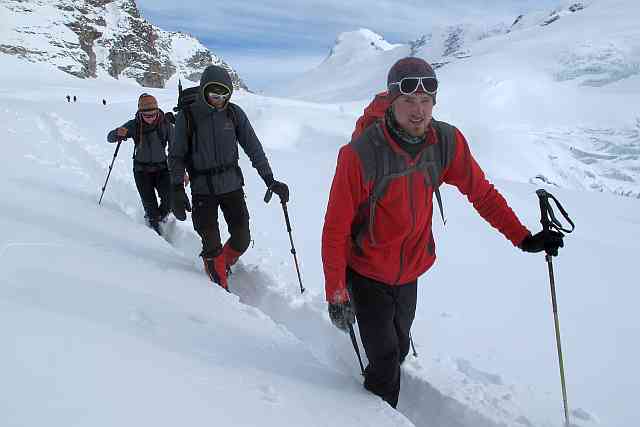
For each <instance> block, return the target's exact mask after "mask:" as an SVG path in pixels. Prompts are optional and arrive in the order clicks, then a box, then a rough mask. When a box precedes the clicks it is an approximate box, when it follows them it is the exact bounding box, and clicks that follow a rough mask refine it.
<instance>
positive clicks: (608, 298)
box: [0, 57, 640, 427]
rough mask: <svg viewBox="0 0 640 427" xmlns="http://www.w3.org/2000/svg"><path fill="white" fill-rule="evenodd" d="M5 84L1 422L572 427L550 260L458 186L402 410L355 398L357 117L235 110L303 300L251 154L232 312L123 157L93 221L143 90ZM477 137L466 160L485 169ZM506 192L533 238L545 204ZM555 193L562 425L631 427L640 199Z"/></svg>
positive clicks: (425, 289) (422, 303)
mask: <svg viewBox="0 0 640 427" xmlns="http://www.w3.org/2000/svg"><path fill="white" fill-rule="evenodd" d="M0 70H2V71H0V78H1V79H2V81H3V82H4V83H5V85H4V86H3V89H2V90H0V111H2V114H3V121H2V125H0V132H2V134H3V135H4V139H3V154H2V156H1V157H0V171H2V179H0V230H1V231H2V233H1V234H0V236H1V237H0V255H1V257H0V337H1V339H2V342H3V351H2V352H0V378H2V383H3V387H2V388H0V424H2V425H3V426H25V425H43V424H46V425H48V426H68V425H92V426H100V425H104V426H111V425H155V426H175V425H194V424H197V425H200V424H203V423H206V424H211V425H246V426H254V425H261V426H282V425H317V426H337V425H339V426H344V427H351V426H374V425H375V426H404V425H406V426H408V425H412V424H413V425H417V426H439V427H440V426H444V427H454V426H455V427H458V426H465V427H472V426H473V427H477V426H491V427H493V426H499V425H509V426H559V425H561V424H562V399H561V396H560V384H559V378H558V367H557V359H556V353H555V351H556V350H555V347H554V345H555V344H554V337H553V321H552V314H551V306H550V299H549V290H548V287H549V284H548V278H547V270H546V265H545V263H544V260H543V256H541V255H539V256H535V255H530V254H524V253H521V252H520V251H519V250H517V249H514V248H513V247H512V246H511V245H510V244H509V243H508V242H507V241H506V240H505V239H504V238H502V237H501V236H500V235H499V234H498V233H496V232H495V231H494V230H492V229H490V227H489V226H488V225H487V224H485V223H484V222H483V221H482V220H481V219H480V218H479V217H478V216H477V214H476V213H475V212H474V211H473V209H472V207H471V206H470V205H469V204H468V203H467V202H466V200H464V199H463V197H461V196H460V195H459V194H458V193H457V192H456V191H455V190H454V189H451V188H443V197H444V203H445V209H446V213H447V216H448V223H447V226H446V227H444V228H443V227H442V225H441V224H440V222H438V221H434V222H435V228H436V234H437V241H438V253H439V257H440V259H439V261H438V263H437V264H436V266H435V267H434V268H433V269H432V270H431V271H430V272H428V273H427V274H426V275H425V276H424V277H423V278H422V279H421V280H420V285H419V303H418V310H417V314H416V321H415V324H414V328H413V337H414V340H415V343H416V345H417V351H418V353H419V358H418V359H415V358H413V357H410V358H409V359H408V361H407V362H406V363H405V365H404V367H403V378H402V381H403V385H402V394H401V397H400V405H399V411H400V412H396V411H393V410H392V409H390V408H389V407H388V406H387V405H386V404H384V403H383V402H381V401H380V400H379V399H377V398H376V397H374V396H372V395H370V394H368V393H366V392H365V391H364V390H363V389H362V387H361V377H360V374H359V368H358V364H357V361H356V359H355V355H354V354H353V349H352V348H351V344H350V342H349V340H348V338H347V337H346V336H345V335H343V334H341V333H340V332H338V331H337V330H335V328H333V327H332V326H331V325H330V322H329V320H328V318H327V316H326V304H325V303H324V297H323V276H322V268H321V262H320V234H321V228H322V221H323V215H324V210H325V206H326V200H327V196H328V192H329V187H330V183H331V178H332V175H333V170H334V167H335V159H336V155H337V149H338V147H339V146H340V145H342V144H344V143H345V142H346V140H347V138H348V135H349V134H350V132H351V130H352V127H353V123H354V120H355V118H356V116H357V114H358V113H359V112H360V111H361V108H362V104H358V103H353V104H325V105H320V104H313V103H307V102H301V101H291V100H284V99H274V98H265V97H258V96H254V95H251V94H247V93H242V92H240V93H238V95H237V97H236V101H237V102H238V103H239V104H240V105H242V106H243V108H245V110H246V111H247V113H248V115H249V117H250V119H251V120H252V122H253V124H254V127H255V128H256V132H257V133H258V135H259V136H260V137H261V138H262V141H263V143H264V145H265V148H266V151H267V155H268V156H269V158H270V160H271V163H272V166H273V168H274V170H275V171H276V176H277V178H279V179H282V180H284V181H285V182H288V183H289V184H290V186H291V191H292V200H291V203H290V206H289V210H290V214H291V216H292V221H293V228H294V230H293V233H294V240H295V243H296V248H297V250H298V254H299V257H300V261H301V268H302V272H303V280H304V284H305V287H306V288H307V292H306V293H305V295H304V296H300V295H299V290H298V283H297V280H296V275H295V269H294V266H293V261H292V258H291V255H290V253H289V239H288V236H287V234H286V231H285V226H284V221H283V218H282V212H281V210H280V209H279V206H278V204H277V203H276V202H272V203H271V205H265V204H264V203H263V201H262V196H263V194H264V193H263V191H264V188H263V184H262V183H261V181H260V179H259V178H258V177H257V174H256V173H255V172H254V171H253V170H252V169H251V167H250V164H249V162H248V161H247V159H246V158H245V157H244V156H243V157H242V160H241V162H242V166H243V169H244V170H245V177H246V180H247V186H246V192H247V202H248V204H249V210H250V213H251V224H252V235H253V238H254V245H253V246H252V247H251V248H250V249H249V251H248V252H247V253H246V255H245V256H243V258H242V260H241V263H240V265H239V266H238V267H236V268H235V269H234V273H233V275H232V277H231V285H230V286H231V289H232V292H233V294H227V293H226V292H224V291H222V290H220V289H219V288H217V287H214V286H211V285H210V283H209V282H208V281H207V280H206V278H205V275H204V273H203V271H202V267H201V265H200V262H199V260H198V259H197V253H198V251H199V249H200V248H199V245H200V243H199V241H198V238H197V236H196V235H195V234H194V232H193V230H192V228H191V223H190V221H187V222H185V223H170V224H168V225H167V227H166V236H167V238H166V240H163V239H161V238H159V237H158V236H157V235H155V233H153V232H152V231H151V230H149V229H148V228H146V227H145V226H144V225H143V219H142V210H141V208H140V203H139V200H138V195H137V192H136V190H135V186H134V183H133V177H132V173H131V163H130V162H131V159H130V156H131V146H130V145H128V144H127V143H125V144H124V145H123V147H122V148H121V151H120V154H119V157H118V159H117V160H116V164H115V166H114V170H113V173H112V174H111V178H110V181H109V184H108V186H107V189H106V193H105V196H104V200H103V204H102V207H98V205H97V199H98V196H99V193H100V188H101V187H102V185H103V182H104V178H105V177H106V173H107V167H108V164H109V163H110V161H111V159H112V156H113V149H114V146H113V145H110V144H107V143H105V135H106V132H107V131H108V130H109V129H111V128H113V127H115V126H117V125H119V124H120V123H123V122H124V121H126V120H127V119H128V118H129V117H131V116H132V114H133V111H134V109H135V100H136V99H137V95H138V94H139V91H140V89H139V87H136V86H134V85H127V84H124V83H122V82H114V81H112V80H107V79H104V80H100V79H98V80H96V81H80V80H77V79H73V78H71V77H68V76H66V75H64V74H62V73H60V72H58V71H55V70H54V69H53V68H50V67H48V66H45V65H42V64H23V63H21V62H17V61H16V60H15V59H12V58H8V57H0ZM67 93H70V94H72V95H74V94H75V95H77V96H78V99H79V102H78V103H76V104H74V103H70V104H69V103H67V102H66V101H65V100H64V96H65V95H66V94H67ZM153 93H154V94H155V95H157V96H158V98H159V100H160V104H161V106H162V108H163V109H165V110H168V109H169V108H170V107H171V106H172V105H173V103H174V102H175V93H174V90H156V91H154V92H153ZM105 97H106V98H107V100H108V105H107V106H106V107H103V106H102V105H101V103H100V100H101V99H102V98H105ZM459 126H461V127H462V128H463V131H464V126H463V125H462V124H459ZM474 136H475V135H474ZM477 136H478V138H470V143H471V147H472V149H473V150H474V152H475V153H476V154H479V155H480V156H479V157H482V158H490V157H491V156H492V155H495V152H494V150H495V149H496V148H495V147H494V146H493V145H488V146H487V145H484V142H483V141H484V140H483V139H482V138H480V136H481V133H480V132H478V135H477ZM526 157H527V153H522V155H521V156H517V157H514V158H513V159H511V158H510V157H508V156H506V155H503V156H502V158H503V159H508V161H507V162H506V163H508V165H505V162H504V161H503V162H502V163H499V162H496V163H491V162H489V163H488V164H487V172H488V173H489V174H490V176H492V177H500V176H506V175H508V174H509V173H510V172H511V169H512V168H513V169H517V168H518V163H517V162H519V161H521V159H524V158H526ZM498 186H499V188H500V189H501V190H502V191H503V193H504V194H505V195H506V197H507V199H508V200H509V201H510V203H511V205H512V206H513V207H514V209H515V210H516V211H517V212H518V213H519V214H520V216H521V218H522V220H523V221H524V222H525V223H526V224H527V225H528V226H529V227H530V228H531V229H533V230H534V231H535V230H537V229H538V228H539V226H538V215H539V214H538V206H537V200H536V197H535V194H534V190H535V189H536V187H535V186H532V185H527V184H522V183H516V182H512V181H503V180H500V181H498ZM553 192H554V194H556V196H558V197H559V198H560V200H562V201H563V203H564V205H565V207H566V208H567V209H568V210H569V213H570V214H572V215H573V217H574V220H575V222H576V224H577V226H578V228H577V230H576V232H575V234H574V235H571V236H570V237H569V238H568V239H567V247H566V248H565V249H564V250H563V251H562V255H561V256H560V257H559V258H557V259H556V261H555V266H556V280H557V287H558V303H559V310H560V322H561V326H562V336H563V344H564V351H565V357H566V359H565V363H566V370H567V380H568V392H569V403H570V406H571V408H572V420H573V421H574V422H575V423H576V425H580V426H597V425H602V426H620V427H621V426H630V425H638V423H640V417H639V416H638V413H637V411H636V410H635V394H636V393H637V390H638V387H639V386H640V384H639V381H638V377H637V373H636V372H635V370H636V369H635V368H636V363H637V360H639V357H640V351H639V348H638V344H637V337H638V333H639V332H640V322H639V321H638V318H637V314H636V312H637V310H636V305H637V303H636V302H637V300H638V297H639V296H640V295H639V294H640V292H639V291H638V290H637V269H636V268H635V264H634V262H635V261H636V258H637V250H638V243H637V242H638V239H639V238H640V219H639V218H640V207H639V206H638V200H635V199H630V198H620V197H615V196H610V195H605V194H597V193H584V192H577V191H573V192H572V191H560V190H555V189H553ZM222 228H223V229H224V226H223V227H222Z"/></svg>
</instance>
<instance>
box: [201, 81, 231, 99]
mask: <svg viewBox="0 0 640 427" xmlns="http://www.w3.org/2000/svg"><path fill="white" fill-rule="evenodd" d="M229 95H230V94H229V91H228V90H227V88H225V87H223V86H221V85H217V84H211V85H209V86H207V87H206V88H205V91H204V96H205V97H206V98H207V99H209V100H211V101H223V100H225V99H227V98H228V97H229Z"/></svg>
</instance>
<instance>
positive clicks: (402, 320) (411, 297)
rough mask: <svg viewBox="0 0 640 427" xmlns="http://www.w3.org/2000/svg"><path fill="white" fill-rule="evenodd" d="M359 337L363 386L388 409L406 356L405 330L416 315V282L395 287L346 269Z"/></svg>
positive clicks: (395, 397)
mask: <svg viewBox="0 0 640 427" xmlns="http://www.w3.org/2000/svg"><path fill="white" fill-rule="evenodd" d="M347 281H348V284H349V289H350V292H351V301H352V303H353V306H354V308H355V311H356V318H357V319H358V329H359V330H360V338H361V339H362V344H363V346H364V351H365V353H366V355H367V358H368V359H369V365H368V366H367V368H366V369H365V374H364V387H365V388H366V389H367V390H369V391H370V392H372V393H374V394H376V395H378V396H380V397H381V398H383V399H384V400H385V401H386V402H388V403H389V405H391V406H392V407H394V408H395V407H396V406H397V404H398V396H399V395H400V364H401V363H402V362H403V361H404V358H405V357H406V356H407V353H409V331H410V330H411V324H412V323H413V319H414V317H415V313H416V297H417V281H413V282H410V283H406V284H403V285H398V286H390V285H387V284H384V283H382V282H378V281H376V280H373V279H370V278H368V277H364V276H362V275H360V274H358V273H356V272H355V271H353V270H351V269H348V270H347Z"/></svg>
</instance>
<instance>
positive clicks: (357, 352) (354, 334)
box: [349, 324, 364, 375]
mask: <svg viewBox="0 0 640 427" xmlns="http://www.w3.org/2000/svg"><path fill="white" fill-rule="evenodd" d="M349 336H350V337H351V344H353V349H354V350H355V351H356V356H358V362H360V373H361V374H362V375H364V366H363V365H362V358H361V357H360V348H359V347H358V340H356V333H355V332H353V325H352V324H349Z"/></svg>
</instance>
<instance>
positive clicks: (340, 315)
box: [329, 301, 356, 332]
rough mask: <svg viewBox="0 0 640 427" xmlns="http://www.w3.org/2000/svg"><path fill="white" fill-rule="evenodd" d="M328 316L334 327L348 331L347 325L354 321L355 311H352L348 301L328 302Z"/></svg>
mask: <svg viewBox="0 0 640 427" xmlns="http://www.w3.org/2000/svg"><path fill="white" fill-rule="evenodd" d="M329 318H331V323H333V325H334V326H335V327H336V328H338V329H340V330H342V331H344V332H349V326H350V325H353V324H354V323H355V321H356V313H355V312H354V311H353V307H352V306H351V302H350V301H347V302H344V303H338V304H331V303H329Z"/></svg>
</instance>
